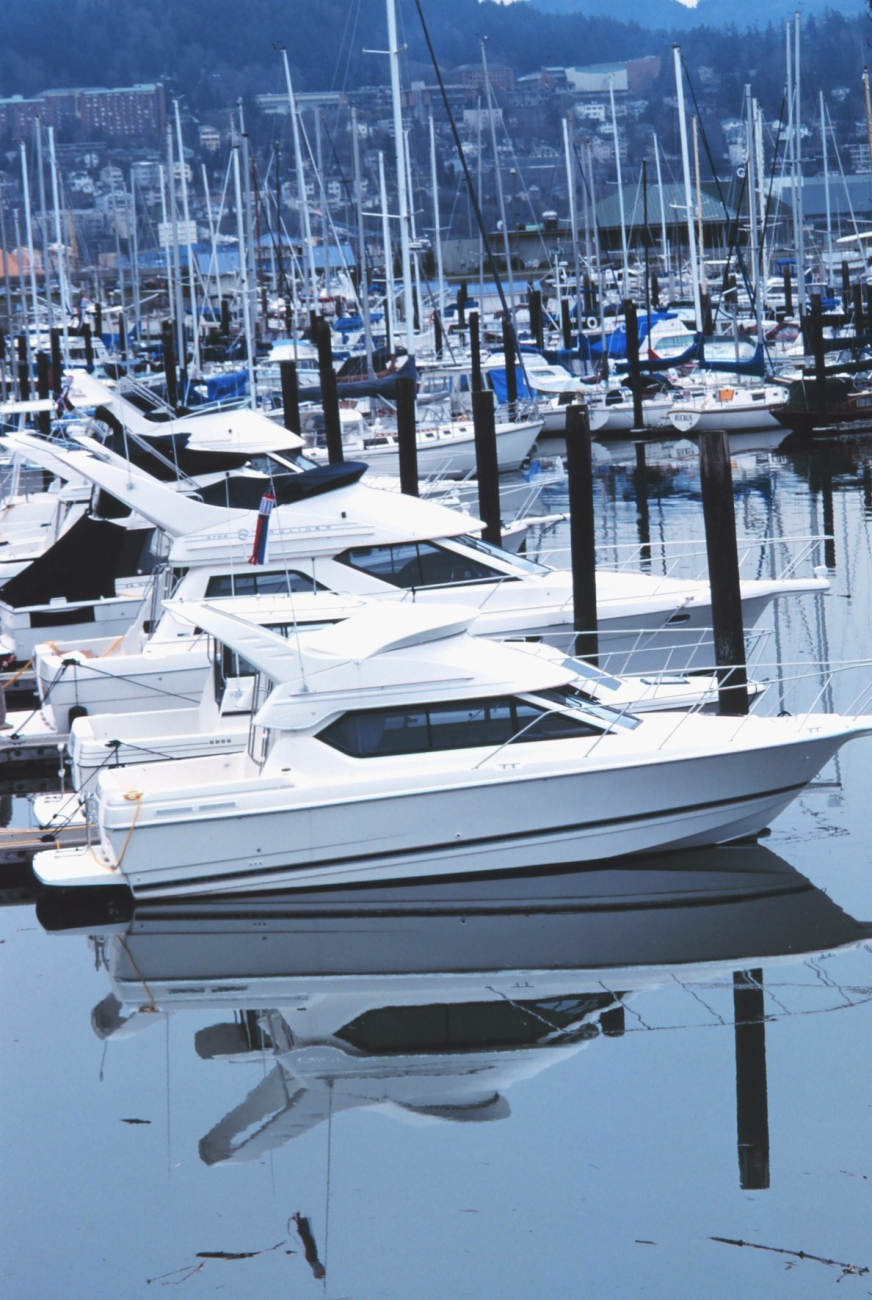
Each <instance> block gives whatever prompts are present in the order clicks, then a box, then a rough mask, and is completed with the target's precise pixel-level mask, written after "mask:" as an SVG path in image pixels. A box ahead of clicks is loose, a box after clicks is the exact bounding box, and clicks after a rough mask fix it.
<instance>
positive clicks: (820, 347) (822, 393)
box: [809, 293, 827, 411]
mask: <svg viewBox="0 0 872 1300" xmlns="http://www.w3.org/2000/svg"><path fill="white" fill-rule="evenodd" d="M809 332H810V333H811V350H812V356H813V357H814V380H815V388H816V389H817V401H818V408H819V409H820V410H821V411H825V410H826V409H827V362H826V357H825V356H824V318H823V308H822V306H821V296H820V294H819V293H813V294H812V295H811V313H810V316H809Z"/></svg>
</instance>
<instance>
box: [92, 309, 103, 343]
mask: <svg viewBox="0 0 872 1300" xmlns="http://www.w3.org/2000/svg"><path fill="white" fill-rule="evenodd" d="M94 333H95V334H96V335H97V338H98V339H102V337H103V304H102V303H100V302H95V303H94Z"/></svg>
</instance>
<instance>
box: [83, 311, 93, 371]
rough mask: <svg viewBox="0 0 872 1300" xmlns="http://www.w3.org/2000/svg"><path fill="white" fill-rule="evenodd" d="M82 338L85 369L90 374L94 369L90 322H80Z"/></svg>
mask: <svg viewBox="0 0 872 1300" xmlns="http://www.w3.org/2000/svg"><path fill="white" fill-rule="evenodd" d="M82 338H83V339H84V340H85V369H86V370H87V371H88V373H89V374H90V373H91V371H92V370H93V369H94V340H93V339H92V337H91V322H90V321H87V320H86V321H83V322H82Z"/></svg>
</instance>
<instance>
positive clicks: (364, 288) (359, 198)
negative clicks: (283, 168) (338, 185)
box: [351, 108, 373, 375]
mask: <svg viewBox="0 0 872 1300" xmlns="http://www.w3.org/2000/svg"><path fill="white" fill-rule="evenodd" d="M351 152H352V158H353V160H354V204H355V207H356V208H357V259H358V260H357V286H358V287H357V296H358V299H359V302H360V314H361V316H362V317H363V340H364V346H365V348H366V373H367V374H368V375H371V374H372V373H373V365H372V320H371V319H370V314H369V275H368V273H367V269H366V236H365V235H364V231H363V187H362V185H361V183H360V136H359V134H358V129H357V109H356V108H352V110H351Z"/></svg>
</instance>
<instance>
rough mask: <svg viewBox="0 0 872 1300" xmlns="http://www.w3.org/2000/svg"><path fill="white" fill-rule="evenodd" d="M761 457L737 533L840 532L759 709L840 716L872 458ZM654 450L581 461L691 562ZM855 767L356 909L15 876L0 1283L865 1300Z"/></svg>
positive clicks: (770, 636)
mask: <svg viewBox="0 0 872 1300" xmlns="http://www.w3.org/2000/svg"><path fill="white" fill-rule="evenodd" d="M759 446H760V444H759V441H758V442H757V443H754V442H751V441H750V440H749V441H748V445H747V446H746V447H745V448H740V447H738V446H737V448H736V454H737V461H736V465H735V469H734V473H735V484H736V502H737V516H738V519H739V531H740V533H741V535H742V536H747V537H749V538H765V537H766V536H773V535H779V536H787V537H793V538H799V537H802V536H808V535H809V534H819V533H823V532H824V531H825V529H826V530H829V529H831V530H832V531H833V533H834V535H835V546H834V554H832V553H831V554H829V555H828V556H827V559H828V560H829V561H830V562H831V563H834V564H835V570H834V572H833V574H832V584H833V586H832V591H831V593H830V594H829V595H828V596H827V597H825V598H820V597H815V596H806V597H803V598H802V599H801V600H798V601H796V602H795V603H794V604H792V605H788V604H787V603H784V604H782V606H781V607H780V609H779V611H778V613H777V616H776V615H773V616H771V617H770V619H769V621H768V623H767V624H765V630H766V632H767V635H766V636H765V637H764V638H763V639H762V641H761V642H760V649H759V652H758V669H757V672H758V675H760V676H772V675H773V672H772V669H771V668H770V667H769V665H771V664H772V663H773V661H774V660H775V658H776V655H777V656H778V657H780V658H782V659H784V660H785V661H788V662H789V663H792V664H794V663H795V664H799V665H802V672H803V673H804V674H805V677H804V679H803V680H801V681H798V682H796V683H791V682H786V683H783V684H781V685H779V684H777V683H776V684H775V685H774V686H773V687H771V688H770V692H769V694H768V695H767V698H766V701H765V703H766V707H767V708H769V709H770V711H777V709H778V708H780V707H786V708H789V709H790V711H791V712H795V711H798V710H799V709H801V708H802V707H808V706H809V705H810V704H811V703H812V702H813V701H814V700H815V698H816V697H818V696H819V695H822V696H823V698H824V700H825V702H826V704H827V706H828V707H830V706H832V707H835V708H837V709H843V710H846V709H848V708H849V707H851V706H852V702H853V701H854V700H855V699H856V697H857V696H858V693H859V692H860V691H861V690H862V689H863V688H864V687H865V686H867V685H870V684H872V672H870V671H869V670H868V669H866V668H852V669H850V670H846V671H839V672H836V673H832V671H831V669H832V665H833V664H835V663H836V661H840V662H841V661H848V660H857V659H863V658H864V657H865V656H867V655H869V653H870V647H872V628H870V621H872V601H870V596H869V592H870V570H872V548H870V538H869V517H870V513H872V479H870V475H869V472H868V470H867V471H866V472H865V474H864V465H865V466H872V445H870V446H866V447H853V446H848V445H839V446H833V447H831V448H830V449H828V450H827V451H826V452H822V453H817V454H815V455H814V456H804V457H796V458H793V459H785V458H780V457H771V456H770V454H769V452H768V451H767V450H765V449H762V450H757V448H759ZM655 459H656V458H655V457H654V456H653V455H652V457H651V460H652V463H651V465H650V466H649V493H650V500H649V507H648V518H647V524H646V521H645V518H644V513H643V515H642V518H641V519H640V517H639V509H638V505H637V500H636V495H635V485H634V479H633V475H632V472H631V470H630V469H629V468H628V467H627V466H626V465H624V464H622V463H620V449H618V450H617V452H616V455H615V459H614V460H613V462H612V463H611V464H606V465H603V466H601V467H600V470H599V472H598V475H597V492H598V529H599V535H600V540H601V542H602V543H603V545H604V547H605V548H606V550H607V551H608V548H611V550H610V558H612V559H615V560H618V559H621V558H623V557H624V556H625V554H627V553H626V552H625V551H623V550H621V549H619V548H621V547H624V546H631V545H635V544H638V543H639V542H640V541H642V542H650V558H648V559H646V563H648V564H649V565H650V568H651V570H652V571H653V572H663V571H664V570H665V569H668V570H669V571H675V572H693V571H695V570H696V569H697V568H698V567H699V564H700V560H699V557H698V556H697V557H693V556H690V557H683V556H679V555H677V554H676V549H677V544H679V543H680V544H682V545H686V544H687V543H688V542H690V543H693V544H694V546H693V549H701V539H702V536H703V530H702V517H701V507H700V504H699V483H698V477H697V470H696V460H695V458H689V457H682V456H681V455H680V454H679V453H678V452H677V451H675V450H674V449H664V457H663V460H662V463H657V464H655V463H654V460H655ZM547 504H548V508H549V509H554V510H559V509H561V508H562V506H565V500H562V499H561V497H560V494H559V493H558V492H552V494H551V496H550V497H549V499H548V503H547ZM640 530H641V533H640ZM697 543H699V546H698V547H697V545H696V544H697ZM565 544H566V534H565V531H561V530H558V531H557V532H556V533H555V534H554V535H553V536H551V535H549V536H548V537H547V538H543V539H542V541H541V545H542V546H543V548H546V549H547V548H555V549H559V548H560V547H561V546H564V545H565ZM673 544H675V545H674V546H673ZM664 546H665V547H666V549H665V550H664ZM802 549H803V546H802V543H800V542H795V543H791V544H790V545H789V547H779V548H777V549H776V551H775V552H774V553H771V554H770V552H764V553H763V555H762V558H760V556H759V555H758V554H757V552H753V553H751V554H749V557H748V561H747V564H748V566H750V567H749V568H748V570H747V571H748V572H749V574H750V573H751V572H756V573H759V574H760V576H768V575H769V574H770V572H773V571H776V572H777V571H779V570H780V569H781V567H782V566H783V564H784V563H785V560H786V552H787V551H788V550H789V551H790V552H791V553H792V554H794V555H798V554H800V553H801V551H802ZM823 558H824V557H823V554H822V553H821V555H819V556H818V557H817V562H822V560H823ZM673 566H674V567H673ZM773 566H774V567H773ZM803 571H804V572H805V573H808V572H810V565H809V564H805V566H804V569H803ZM821 659H825V660H828V661H829V663H830V669H828V670H825V669H820V670H818V669H815V668H814V664H815V663H816V661H818V660H821ZM795 674H796V670H793V669H790V670H788V675H791V676H792V675H795ZM809 674H810V675H809ZM867 707H868V708H869V709H870V710H872V704H867ZM870 760H872V741H869V740H867V741H856V742H854V743H853V744H852V745H850V746H848V747H847V748H846V749H845V750H844V751H843V753H842V755H841V757H840V759H839V761H838V762H837V763H836V762H834V763H832V764H830V766H829V767H828V768H827V769H826V770H825V771H824V772H823V773H822V774H821V778H820V780H819V781H818V782H816V783H815V785H814V786H813V787H812V788H810V789H809V790H808V791H807V792H806V793H804V795H803V797H802V798H801V799H799V800H797V801H796V803H795V804H794V805H793V806H792V807H791V808H790V809H789V810H788V812H787V813H786V814H784V815H783V816H782V817H781V818H779V819H778V821H777V822H776V823H775V824H774V826H773V828H772V833H771V835H770V836H769V837H768V838H767V839H766V840H765V841H762V842H761V845H759V846H742V847H739V848H733V849H726V850H717V851H712V852H711V853H694V854H691V855H683V856H680V857H676V858H674V859H671V860H670V859H659V860H656V861H649V862H647V863H645V862H643V863H640V864H636V865H634V866H632V867H623V868H621V867H612V868H609V869H604V870H599V871H597V870H589V871H586V872H584V873H580V874H579V875H573V874H572V873H567V874H563V875H560V876H557V877H554V878H547V879H545V880H543V881H539V882H532V883H531V882H517V881H516V882H491V883H489V884H476V883H472V884H469V885H467V886H459V885H455V886H453V887H451V888H450V889H448V888H446V889H444V890H440V889H439V888H437V887H434V888H433V889H432V890H431V891H429V892H427V893H424V894H423V896H422V894H421V893H420V892H419V893H418V894H417V895H416V894H415V892H414V891H408V890H406V891H403V890H397V889H394V890H392V891H389V892H387V893H386V894H384V895H380V896H378V897H377V898H375V899H372V898H369V897H368V896H367V900H366V903H365V906H364V907H361V906H360V902H361V900H360V897H359V896H358V898H357V899H350V900H342V899H339V900H334V902H333V903H332V904H331V905H329V906H327V905H323V904H318V903H317V902H314V903H302V902H300V900H296V901H293V900H292V901H291V902H289V901H288V900H287V899H285V900H281V899H277V900H272V901H270V900H265V901H263V902H260V903H258V904H257V905H256V906H254V905H251V906H242V907H240V905H239V904H238V903H237V904H234V905H232V906H228V907H226V908H223V907H216V906H211V907H210V906H209V905H207V904H202V903H198V904H197V905H196V906H193V905H177V906H174V907H172V908H158V907H155V906H152V907H151V908H149V909H145V910H140V911H138V912H137V914H136V916H135V917H134V918H132V919H128V920H123V919H119V920H117V921H116V922H115V923H114V924H113V923H107V922H106V920H105V918H103V923H102V924H99V925H98V924H97V923H96V921H95V920H92V919H89V918H86V917H83V918H81V920H82V927H81V929H80V930H79V931H78V932H72V933H70V932H67V933H55V932H50V931H48V930H47V929H46V928H44V924H45V926H52V925H53V924H56V918H54V917H53V916H52V914H51V910H50V907H47V905H46V903H45V901H40V902H39V904H38V909H39V910H37V904H36V902H35V897H34V895H33V893H32V892H31V893H28V890H27V881H26V880H24V881H19V879H18V878H17V877H15V876H14V875H13V874H12V873H11V871H8V869H4V870H7V871H8V874H7V876H6V878H5V883H6V884H7V886H8V888H7V889H6V890H5V892H2V891H0V901H2V902H3V903H5V904H6V906H4V907H3V908H2V909H0V969H2V971H3V987H4V989H5V997H4V998H3V1002H2V1014H0V1042H2V1048H3V1059H4V1067H3V1071H2V1076H0V1077H2V1083H0V1090H2V1092H0V1096H2V1120H3V1123H2V1142H3V1150H2V1157H0V1158H2V1166H0V1167H2V1171H3V1172H2V1180H3V1191H4V1213H3V1218H2V1227H0V1245H2V1250H0V1279H2V1282H0V1285H2V1289H3V1294H4V1295H6V1296H10V1297H15V1298H16V1300H17V1298H18V1297H55V1296H59V1295H64V1296H69V1297H76V1298H77V1297H80V1296H81V1297H84V1296H88V1297H90V1296H93V1295H97V1294H99V1295H108V1296H113V1297H114V1296H118V1297H142V1296H154V1295H156V1294H162V1293H163V1288H168V1289H169V1288H175V1287H178V1288H179V1289H180V1294H182V1295H186V1296H196V1295H206V1294H209V1295H211V1294H213V1293H215V1294H218V1293H220V1294H221V1295H222V1296H226V1297H243V1296H245V1297H248V1296H253V1295H256V1296H265V1297H267V1296H268V1297H272V1296H276V1297H279V1296H281V1297H287V1296H294V1297H296V1296H300V1297H304V1296H306V1295H311V1296H313V1297H318V1296H324V1297H330V1298H331V1300H340V1298H342V1297H355V1300H385V1298H387V1297H390V1298H391V1300H407V1298H415V1300H417V1298H418V1297H420V1298H421V1300H431V1298H432V1300H437V1298H438V1300H443V1298H444V1297H461V1296H470V1297H491V1296H493V1297H511V1298H512V1300H515V1298H517V1300H522V1298H523V1300H527V1298H528V1297H531V1296H540V1295H541V1296H546V1295H547V1296H553V1297H573V1298H574V1297H582V1296H583V1297H592V1298H596V1300H599V1298H600V1297H624V1296H626V1297H636V1296H652V1297H658V1298H659V1297H688V1298H690V1297H694V1298H696V1297H700V1296H705V1297H711V1298H716V1300H733V1297H737V1296H742V1297H767V1298H768V1297H782V1296H783V1297H797V1298H799V1297H802V1298H806V1297H807V1298H809V1300H819V1297H821V1296H823V1295H828V1294H835V1295H836V1296H839V1297H845V1296H865V1295H869V1294H870V1293H872V1273H870V1274H862V1273H860V1272H847V1273H846V1272H845V1268H846V1267H847V1266H853V1267H854V1268H856V1269H858V1270H859V1269H865V1268H866V1267H868V1266H870V1265H872V1233H870V1218H872V1215H870V1211H872V1160H870V1151H872V1131H870V1130H872V1106H870V1100H869V1083H868V1080H869V1067H870V1050H869V1043H870V1041H872V946H870V942H869V936H870V934H872V929H870V927H868V926H864V925H863V922H864V921H867V920H870V919H872V875H870V861H869V859H870V856H872V854H870V848H869V845H870V844H872V798H870V779H869V774H870ZM26 817H27V805H26V802H25V801H24V800H18V801H16V804H15V807H14V809H13V820H14V821H15V822H17V824H24V822H25V820H26ZM2 884H3V881H2V880H0V886H2ZM19 886H20V887H19ZM43 923H44V924H43ZM295 1216H297V1217H296V1218H295ZM715 1238H722V1239H727V1241H717V1240H714V1239H715ZM739 1241H741V1242H745V1243H747V1244H746V1245H745V1246H738V1245H734V1244H729V1243H730V1242H739ZM757 1247H766V1248H767V1249H757ZM779 1252H804V1253H805V1255H806V1256H809V1257H808V1258H800V1257H799V1254H798V1253H794V1254H791V1253H779ZM228 1256H242V1257H241V1258H229V1257H228ZM810 1256H818V1257H820V1259H813V1258H810ZM822 1261H834V1262H833V1263H827V1262H822ZM837 1285H838V1288H839V1289H838V1291H835V1292H834V1288H835V1287H836V1286H837ZM168 1293H169V1294H173V1293H174V1292H173V1291H172V1290H169V1291H168Z"/></svg>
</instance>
